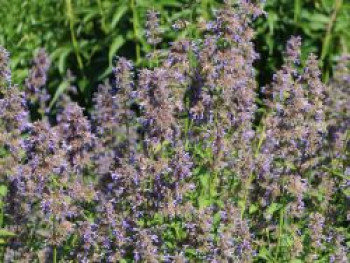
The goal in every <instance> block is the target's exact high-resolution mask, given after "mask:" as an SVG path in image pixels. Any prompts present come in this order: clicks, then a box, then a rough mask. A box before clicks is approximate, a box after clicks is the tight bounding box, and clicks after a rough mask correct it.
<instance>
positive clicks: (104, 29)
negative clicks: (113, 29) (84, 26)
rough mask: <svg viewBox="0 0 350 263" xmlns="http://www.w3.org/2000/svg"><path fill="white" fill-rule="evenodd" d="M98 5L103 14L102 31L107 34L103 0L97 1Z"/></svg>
mask: <svg viewBox="0 0 350 263" xmlns="http://www.w3.org/2000/svg"><path fill="white" fill-rule="evenodd" d="M97 5H98V9H99V11H100V14H101V26H102V30H103V32H105V33H107V26H106V18H105V15H104V12H103V8H102V2H101V0H97Z"/></svg>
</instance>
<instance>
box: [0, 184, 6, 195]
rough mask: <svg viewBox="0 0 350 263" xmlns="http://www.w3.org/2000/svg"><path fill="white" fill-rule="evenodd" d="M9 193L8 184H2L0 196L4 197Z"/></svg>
mask: <svg viewBox="0 0 350 263" xmlns="http://www.w3.org/2000/svg"><path fill="white" fill-rule="evenodd" d="M6 194H7V186H6V185H0V196H1V197H4V196H6Z"/></svg>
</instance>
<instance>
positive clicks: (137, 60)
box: [130, 0, 141, 65]
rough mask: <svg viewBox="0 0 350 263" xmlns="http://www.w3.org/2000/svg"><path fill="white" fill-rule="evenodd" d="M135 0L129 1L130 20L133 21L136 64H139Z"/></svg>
mask: <svg viewBox="0 0 350 263" xmlns="http://www.w3.org/2000/svg"><path fill="white" fill-rule="evenodd" d="M135 2H136V0H131V1H130V8H131V11H132V21H133V29H134V41H135V46H136V64H137V65H139V63H140V60H141V48H140V42H139V37H138V17H137V10H136V3H135Z"/></svg>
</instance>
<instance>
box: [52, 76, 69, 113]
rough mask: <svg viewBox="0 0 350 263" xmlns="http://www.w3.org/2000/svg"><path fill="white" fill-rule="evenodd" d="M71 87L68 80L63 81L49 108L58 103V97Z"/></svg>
mask: <svg viewBox="0 0 350 263" xmlns="http://www.w3.org/2000/svg"><path fill="white" fill-rule="evenodd" d="M68 87H69V83H68V82H67V81H63V82H62V83H61V84H60V85H59V86H58V88H57V90H56V93H55V95H54V96H53V98H52V100H51V102H50V105H49V109H50V110H51V109H52V107H53V105H54V104H55V103H56V101H57V100H58V98H59V97H60V95H61V94H63V92H64V91H65V90H66V89H67V88H68Z"/></svg>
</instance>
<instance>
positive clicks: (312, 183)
mask: <svg viewBox="0 0 350 263" xmlns="http://www.w3.org/2000/svg"><path fill="white" fill-rule="evenodd" d="M214 15H215V19H214V20H213V21H211V22H208V23H205V24H203V22H202V21H201V22H199V25H196V26H198V27H199V28H201V31H200V35H199V36H198V38H197V39H192V38H190V37H184V38H182V39H180V40H178V41H176V42H173V43H170V48H169V50H168V51H166V52H165V51H162V53H161V54H162V55H161V56H158V55H159V54H160V53H159V52H157V50H156V49H157V45H158V44H159V43H160V42H161V30H160V29H159V23H160V22H159V21H160V19H159V14H158V13H157V12H156V11H154V10H153V11H150V12H148V14H147V17H148V22H147V25H146V26H147V37H148V42H149V44H150V45H152V46H153V54H154V56H152V59H151V60H156V63H150V65H149V66H148V67H147V68H143V69H140V70H139V71H137V70H136V69H135V68H134V66H133V64H132V62H131V61H128V60H127V59H125V58H117V59H116V62H115V66H114V68H113V81H111V83H109V82H105V83H104V84H101V85H100V86H99V87H98V89H97V91H96V93H95V95H94V98H93V102H94V105H93V109H92V112H91V114H90V117H87V116H86V115H87V114H85V113H86V112H85V110H84V109H82V108H81V107H80V106H79V105H78V104H77V103H75V102H73V101H72V100H71V99H70V98H69V96H68V95H67V94H63V95H62V96H61V97H60V98H59V99H58V101H57V102H56V108H57V114H56V115H55V117H53V118H50V119H49V118H47V113H49V112H50V110H51V107H49V106H48V101H49V99H50V96H49V95H48V94H49V93H48V91H47V90H46V89H45V87H46V82H47V79H48V71H49V67H50V61H49V59H48V56H47V54H46V53H45V51H44V50H40V51H39V52H38V53H37V56H36V57H35V59H34V61H33V68H32V70H31V71H30V73H29V76H28V78H27V80H26V83H25V89H24V90H25V92H24V93H22V92H20V89H19V88H18V86H14V85H12V83H11V72H10V70H9V54H8V52H7V51H6V50H5V49H4V48H2V47H0V132H1V133H0V173H1V177H0V178H1V179H0V183H1V186H4V187H5V188H6V189H7V194H6V195H5V196H4V204H5V205H4V206H3V207H2V208H1V209H2V211H3V214H4V220H1V222H0V227H1V228H6V229H8V230H9V231H11V232H12V234H13V236H12V237H11V238H8V239H7V240H6V242H7V243H6V246H4V248H5V249H4V250H1V251H0V253H3V256H4V260H5V261H6V262H14V261H20V262H36V261H40V262H47V261H53V262H60V261H62V262H70V261H74V262H75V261H77V262H129V261H130V262H255V261H256V262H270V261H273V262H289V261H295V262H315V260H318V261H319V262H347V258H348V254H349V248H348V247H347V245H348V242H349V241H348V238H349V229H348V228H347V225H348V223H349V220H350V208H349V197H350V196H349V191H350V190H349V186H350V183H349V182H350V166H349V165H350V159H349V158H350V154H349V145H350V144H349V142H348V140H349V125H350V108H349V96H350V93H349V88H350V67H349V66H350V65H349V62H350V59H349V56H343V57H341V58H340V60H339V63H338V66H337V68H336V69H335V74H334V80H332V81H331V82H330V83H329V85H326V84H324V83H322V81H321V72H320V70H319V68H318V64H319V63H318V60H317V57H316V56H315V55H314V54H311V55H309V57H308V58H307V60H306V61H305V62H303V61H302V60H301V55H300V54H301V44H302V41H301V38H300V37H292V38H291V39H290V40H289V41H288V42H287V45H286V51H285V54H284V55H285V56H284V57H285V59H284V63H283V65H282V66H281V69H280V70H278V71H277V72H276V73H275V75H274V76H273V80H272V82H271V84H270V85H268V86H267V87H264V88H262V89H261V90H262V92H261V93H258V87H257V83H256V81H255V71H254V67H253V64H254V62H255V61H256V60H257V59H258V58H259V56H258V54H257V53H256V52H255V50H254V44H253V38H254V31H253V29H252V28H251V22H252V21H253V20H254V19H255V18H257V17H258V16H261V15H264V12H263V11H262V10H261V9H260V8H259V7H258V6H257V5H256V4H253V3H252V1H248V0H241V1H238V2H237V3H236V4H234V5H233V6H232V4H230V1H224V4H223V8H222V9H220V10H217V11H216V12H215V14H214ZM176 28H178V29H179V30H181V28H179V27H178V26H176ZM183 35H184V36H186V33H184V34H183ZM68 78H69V79H70V80H71V79H72V77H70V76H69V77H68ZM259 90H260V89H259ZM70 91H72V92H74V88H71V89H70ZM258 101H261V102H260V103H258ZM50 106H52V105H50ZM258 112H259V114H257V113H258ZM38 113H39V114H38ZM51 115H53V114H51Z"/></svg>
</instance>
